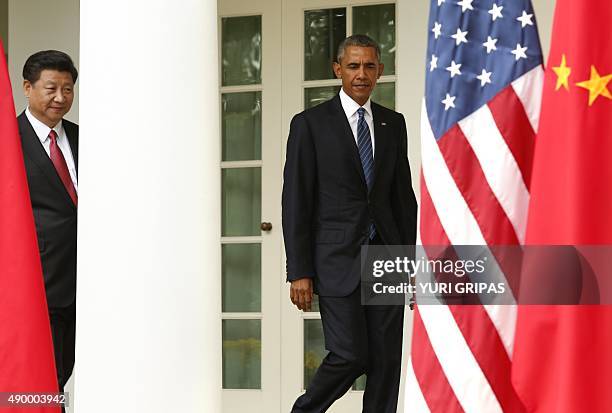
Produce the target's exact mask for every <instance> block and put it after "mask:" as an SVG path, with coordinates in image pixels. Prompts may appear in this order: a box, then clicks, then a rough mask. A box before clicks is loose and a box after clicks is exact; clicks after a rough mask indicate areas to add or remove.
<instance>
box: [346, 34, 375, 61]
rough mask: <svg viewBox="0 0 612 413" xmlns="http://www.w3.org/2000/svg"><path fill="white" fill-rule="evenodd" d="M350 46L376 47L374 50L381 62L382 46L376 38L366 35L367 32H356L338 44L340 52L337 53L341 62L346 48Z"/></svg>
mask: <svg viewBox="0 0 612 413" xmlns="http://www.w3.org/2000/svg"><path fill="white" fill-rule="evenodd" d="M349 46H359V47H372V48H374V50H376V57H377V58H378V61H379V62H380V46H379V45H378V43H376V41H374V39H372V38H371V37H370V36H366V35H365V34H354V35H352V36H349V37H347V38H346V39H344V40H342V41H341V42H340V45H339V46H338V53H337V54H336V59H338V63H340V60H341V59H342V56H344V50H345V49H346V48H347V47H349Z"/></svg>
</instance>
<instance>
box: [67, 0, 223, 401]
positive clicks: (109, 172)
mask: <svg viewBox="0 0 612 413" xmlns="http://www.w3.org/2000/svg"><path fill="white" fill-rule="evenodd" d="M217 50H218V46H217V2H216V0H184V1H181V2H173V1H171V0H130V1H124V0H106V1H103V2H101V1H96V0H81V53H80V57H81V59H80V72H81V77H80V82H81V85H80V93H81V104H80V124H81V129H80V158H79V246H78V248H79V251H78V271H79V272H78V277H79V278H78V289H77V343H76V346H77V352H76V358H77V359H76V377H75V386H76V388H75V395H74V396H75V397H74V398H75V400H74V402H75V411H76V412H79V413H83V412H86V413H96V412H104V413H106V412H109V411H112V412H129V413H133V412H147V413H155V412H159V413H162V412H163V413H167V412H181V413H189V412H212V413H216V412H220V411H221V321H220V320H221V319H220V311H221V305H220V291H221V288H220V245H219V239H220V168H219V163H220V147H219V95H218V72H219V71H218V67H219V65H218V53H217Z"/></svg>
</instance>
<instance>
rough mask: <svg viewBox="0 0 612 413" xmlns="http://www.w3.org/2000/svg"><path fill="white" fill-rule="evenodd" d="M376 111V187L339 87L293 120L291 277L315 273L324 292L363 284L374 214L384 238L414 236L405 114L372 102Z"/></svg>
mask: <svg viewBox="0 0 612 413" xmlns="http://www.w3.org/2000/svg"><path fill="white" fill-rule="evenodd" d="M372 115H373V121H374V139H375V145H376V151H375V153H374V181H373V183H372V188H371V189H370V191H368V188H367V185H366V181H365V176H364V173H363V168H362V166H361V160H360V157H359V150H358V148H357V145H356V144H355V138H354V135H353V133H352V131H351V127H350V125H349V123H348V119H347V118H346V115H345V113H344V110H343V109H342V105H341V103H340V97H339V96H338V95H336V97H334V98H333V99H331V100H330V101H327V102H325V103H322V104H321V105H318V106H316V107H314V108H311V109H308V110H306V111H304V112H302V113H299V114H298V115H296V116H295V117H294V118H293V120H292V121H291V128H290V131H289V139H288V141H287V160H286V163H285V170H284V184H283V198H282V203H283V213H282V215H283V234H284V239H285V250H286V254H287V280H288V281H292V280H295V279H299V278H303V277H313V278H314V286H315V292H317V293H318V294H320V295H323V296H337V297H341V296H346V295H348V294H350V293H351V292H353V291H354V290H355V288H356V287H357V285H358V284H359V282H360V252H361V246H362V245H364V244H366V243H367V242H368V228H369V225H370V222H371V221H373V222H374V225H375V226H376V232H377V235H378V236H379V237H380V238H381V240H382V242H383V243H384V244H387V245H400V244H402V245H410V244H414V243H415V241H416V211H417V204H416V199H415V196H414V192H413V190H412V185H411V178H410V167H409V165H408V159H407V142H406V141H407V133H406V123H405V121H404V117H403V116H402V115H401V114H400V113H397V112H394V111H392V110H390V109H387V108H384V107H383V106H380V105H378V104H376V103H374V102H372Z"/></svg>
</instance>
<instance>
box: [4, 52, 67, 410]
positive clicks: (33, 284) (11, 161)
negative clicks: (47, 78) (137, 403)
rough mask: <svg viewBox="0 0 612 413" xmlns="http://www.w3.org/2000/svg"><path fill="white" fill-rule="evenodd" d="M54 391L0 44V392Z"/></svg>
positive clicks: (32, 229)
mask: <svg viewBox="0 0 612 413" xmlns="http://www.w3.org/2000/svg"><path fill="white" fill-rule="evenodd" d="M57 391H58V385H57V377H56V373H55V362H54V358H53V342H52V339H51V328H50V325H49V316H48V313H47V302H46V298H45V290H44V284H43V277H42V269H41V264H40V257H39V256H38V247H37V244H36V230H35V227H34V218H33V214H32V207H31V204H30V195H29V193H28V183H27V180H26V173H25V167H24V165H23V155H22V152H21V142H20V139H19V130H18V128H17V119H16V117H15V107H14V104H13V95H12V93H11V84H10V82H9V76H8V71H7V68H6V61H5V60H4V48H3V47H2V43H1V42H0V392H17V393H25V392H30V393H32V392H46V393H51V392H57ZM2 399H3V400H0V411H10V412H17V411H24V412H31V413H40V412H45V413H51V412H53V413H55V412H59V411H60V409H59V407H46V408H43V407H36V408H33V407H27V408H23V407H22V408H15V407H6V406H7V396H6V395H4V396H3V397H2ZM1 406H4V407H1Z"/></svg>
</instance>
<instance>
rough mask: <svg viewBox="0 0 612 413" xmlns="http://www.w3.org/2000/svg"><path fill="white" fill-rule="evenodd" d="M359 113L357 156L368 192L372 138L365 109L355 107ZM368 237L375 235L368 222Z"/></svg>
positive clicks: (372, 178) (372, 179) (370, 175)
mask: <svg viewBox="0 0 612 413" xmlns="http://www.w3.org/2000/svg"><path fill="white" fill-rule="evenodd" d="M357 113H358V114H359V120H358V121H357V146H358V147H359V157H360V158H361V166H362V168H363V175H364V176H365V180H366V184H367V186H368V192H369V191H370V189H372V182H373V181H374V156H373V152H372V138H371V136H370V128H369V127H368V123H367V122H366V120H365V117H364V114H365V109H364V108H359V109H357ZM369 233H370V239H374V236H375V235H376V228H374V223H370V230H369Z"/></svg>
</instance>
